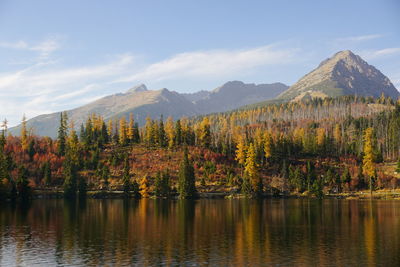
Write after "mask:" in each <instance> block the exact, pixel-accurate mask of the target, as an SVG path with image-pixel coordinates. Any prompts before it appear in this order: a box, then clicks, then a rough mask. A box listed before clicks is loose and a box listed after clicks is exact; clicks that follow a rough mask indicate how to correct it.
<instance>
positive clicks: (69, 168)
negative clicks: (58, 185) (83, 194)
mask: <svg viewBox="0 0 400 267" xmlns="http://www.w3.org/2000/svg"><path fill="white" fill-rule="evenodd" d="M63 174H64V197H65V198H71V199H72V198H75V197H76V191H77V182H78V173H77V171H76V167H75V166H74V165H73V164H72V163H71V162H69V161H68V160H66V161H65V162H64V170H63Z"/></svg>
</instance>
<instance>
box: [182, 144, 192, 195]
mask: <svg viewBox="0 0 400 267" xmlns="http://www.w3.org/2000/svg"><path fill="white" fill-rule="evenodd" d="M178 191H179V197H180V198H193V197H195V195H196V186H195V176H194V168H193V165H192V163H191V162H190V161H189V156H188V149H187V147H185V149H184V153H183V160H182V162H181V165H180V169H179V180H178Z"/></svg>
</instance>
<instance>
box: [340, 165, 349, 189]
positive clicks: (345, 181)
mask: <svg viewBox="0 0 400 267" xmlns="http://www.w3.org/2000/svg"><path fill="white" fill-rule="evenodd" d="M340 180H341V182H342V183H343V184H345V185H347V186H348V185H349V184H350V182H351V175H350V171H349V167H347V166H346V168H345V169H344V171H343V173H342V177H340Z"/></svg>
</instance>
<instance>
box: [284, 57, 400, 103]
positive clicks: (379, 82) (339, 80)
mask: <svg viewBox="0 0 400 267" xmlns="http://www.w3.org/2000/svg"><path fill="white" fill-rule="evenodd" d="M307 93H308V95H311V96H319V97H321V96H330V97H335V96H340V95H360V96H374V97H379V96H380V95H381V94H382V93H384V94H385V95H386V96H390V97H392V98H395V99H396V98H397V97H399V92H398V91H397V90H396V88H395V87H394V86H393V84H392V83H391V82H390V80H389V79H388V78H387V77H386V76H385V75H383V74H382V73H381V72H380V71H379V70H377V69H376V68H375V67H374V66H371V65H369V64H368V63H367V62H365V61H364V60H363V59H362V58H361V57H360V56H357V55H355V54H353V53H352V52H351V51H349V50H345V51H340V52H338V53H336V54H335V55H333V56H332V57H331V58H328V59H326V60H324V61H323V62H321V63H320V64H319V66H318V67H317V68H316V69H314V70H313V71H311V72H310V73H308V74H307V75H305V76H304V77H302V78H301V79H300V80H299V81H298V82H297V83H295V84H294V85H292V86H291V87H290V88H289V89H288V90H287V91H285V92H283V93H282V94H280V95H279V97H278V98H281V99H287V100H291V99H294V98H296V97H299V98H301V97H302V96H303V95H304V96H306V95H307Z"/></svg>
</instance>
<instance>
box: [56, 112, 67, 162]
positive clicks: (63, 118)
mask: <svg viewBox="0 0 400 267" xmlns="http://www.w3.org/2000/svg"><path fill="white" fill-rule="evenodd" d="M67 122H68V117H67V113H66V112H64V113H60V127H59V128H58V139H57V144H58V154H59V155H60V156H64V155H65V149H66V139H67Z"/></svg>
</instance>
